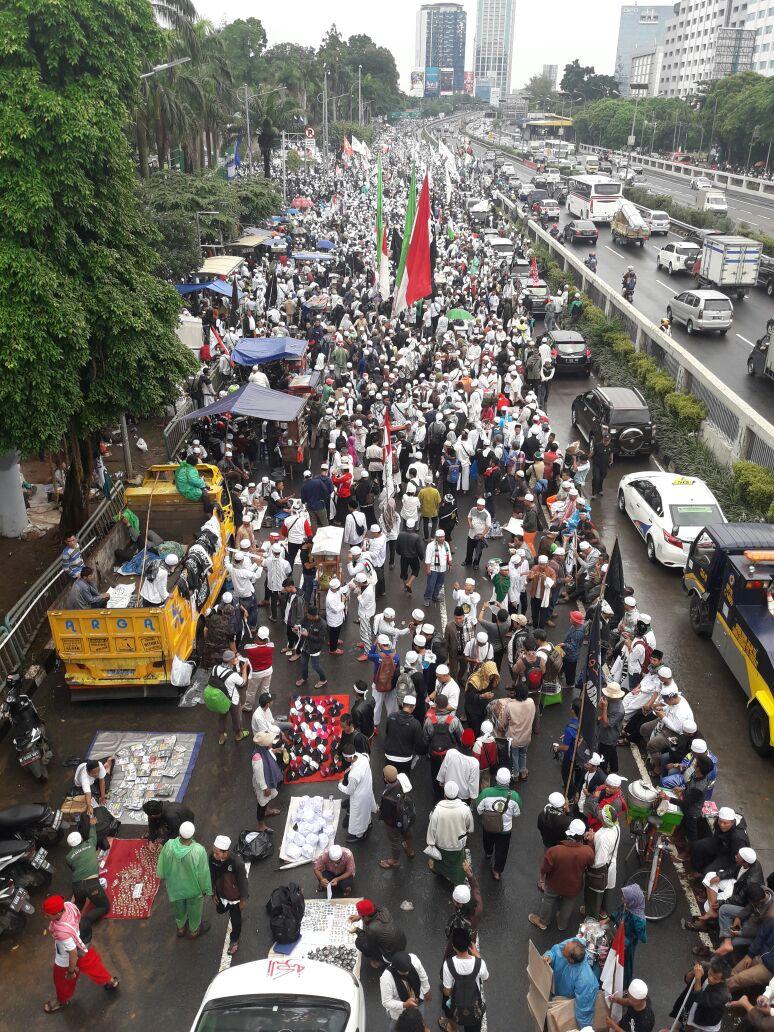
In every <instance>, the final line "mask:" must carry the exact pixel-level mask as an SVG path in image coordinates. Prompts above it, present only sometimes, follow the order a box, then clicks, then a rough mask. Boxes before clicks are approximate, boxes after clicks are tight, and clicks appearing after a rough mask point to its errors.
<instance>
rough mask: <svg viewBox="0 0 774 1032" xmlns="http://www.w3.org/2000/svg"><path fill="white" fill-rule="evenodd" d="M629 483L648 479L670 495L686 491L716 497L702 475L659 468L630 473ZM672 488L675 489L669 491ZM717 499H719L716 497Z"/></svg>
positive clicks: (628, 475) (628, 476)
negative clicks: (683, 473) (672, 471)
mask: <svg viewBox="0 0 774 1032" xmlns="http://www.w3.org/2000/svg"><path fill="white" fill-rule="evenodd" d="M626 479H627V483H631V481H632V480H647V481H649V482H650V483H652V484H655V485H656V486H657V487H659V488H662V489H664V491H665V492H666V493H668V494H670V495H676V494H679V493H680V492H681V491H684V492H685V493H686V494H689V493H690V494H692V495H693V494H704V495H708V496H709V497H711V498H715V496H714V494H713V493H712V491H711V490H710V488H709V487H708V486H707V484H706V483H705V482H704V481H703V480H702V479H701V477H692V476H688V475H685V476H683V475H682V474H680V473H670V472H669V471H668V470H664V471H657V470H644V471H643V472H642V473H629V474H627V477H626ZM669 488H672V489H674V490H672V491H667V489H669ZM715 500H716V501H717V499H715Z"/></svg>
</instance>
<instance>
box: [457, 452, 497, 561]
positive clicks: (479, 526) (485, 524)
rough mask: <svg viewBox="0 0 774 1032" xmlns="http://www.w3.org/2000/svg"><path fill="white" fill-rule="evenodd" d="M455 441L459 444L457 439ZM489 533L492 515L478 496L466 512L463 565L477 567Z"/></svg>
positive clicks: (483, 500)
mask: <svg viewBox="0 0 774 1032" xmlns="http://www.w3.org/2000/svg"><path fill="white" fill-rule="evenodd" d="M457 443H458V444H459V441H458V442H457ZM463 472H464V467H463ZM463 490H465V489H464V488H463ZM491 533H492V515H491V513H490V512H489V510H488V509H487V507H486V501H485V499H483V498H478V499H476V504H475V505H474V506H473V508H472V509H471V510H470V512H469V513H468V541H467V549H466V552H465V561H464V563H463V566H471V565H472V566H473V569H474V570H477V569H478V564H479V563H480V561H481V553H482V551H483V548H484V542H485V541H486V539H487V538H488V537H489V535H490V534H491Z"/></svg>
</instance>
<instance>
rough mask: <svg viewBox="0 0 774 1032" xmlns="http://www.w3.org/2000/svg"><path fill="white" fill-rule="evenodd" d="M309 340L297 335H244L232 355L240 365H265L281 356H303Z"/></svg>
mask: <svg viewBox="0 0 774 1032" xmlns="http://www.w3.org/2000/svg"><path fill="white" fill-rule="evenodd" d="M306 347H307V342H306V341H305V340H298V339H297V338H296V337H243V338H242V339H241V340H240V341H239V343H238V344H237V346H236V347H235V348H234V350H233V351H232V352H231V357H232V358H233V360H234V361H235V362H238V363H239V364H240V365H263V364H264V362H276V361H277V360H278V359H280V358H302V357H303V355H304V353H305V352H306Z"/></svg>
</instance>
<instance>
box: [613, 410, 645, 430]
mask: <svg viewBox="0 0 774 1032" xmlns="http://www.w3.org/2000/svg"><path fill="white" fill-rule="evenodd" d="M610 422H611V424H612V425H613V426H621V425H622V424H623V423H634V424H635V425H636V426H642V424H643V423H649V422H650V413H649V412H648V410H647V409H645V408H621V409H613V410H612V411H611V413H610Z"/></svg>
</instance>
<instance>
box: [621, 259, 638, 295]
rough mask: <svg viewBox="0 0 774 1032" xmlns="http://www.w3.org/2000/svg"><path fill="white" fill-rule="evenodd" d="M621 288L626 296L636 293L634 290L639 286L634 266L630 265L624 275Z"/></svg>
mask: <svg viewBox="0 0 774 1032" xmlns="http://www.w3.org/2000/svg"><path fill="white" fill-rule="evenodd" d="M621 286H622V287H623V292H624V294H633V293H634V288H635V287H636V286H637V273H636V272H635V271H634V266H633V265H630V266H629V268H628V269H627V270H626V272H625V273H624V274H623V278H622V280H621Z"/></svg>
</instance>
